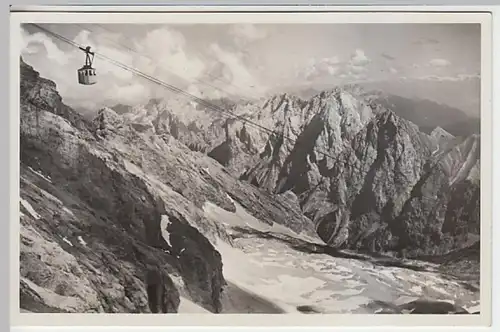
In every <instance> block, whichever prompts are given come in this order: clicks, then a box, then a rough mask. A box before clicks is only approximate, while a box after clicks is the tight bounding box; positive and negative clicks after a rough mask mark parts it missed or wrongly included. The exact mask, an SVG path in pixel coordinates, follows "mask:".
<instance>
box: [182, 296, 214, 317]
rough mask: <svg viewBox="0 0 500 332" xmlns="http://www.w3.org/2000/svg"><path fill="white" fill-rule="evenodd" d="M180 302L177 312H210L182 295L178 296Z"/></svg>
mask: <svg viewBox="0 0 500 332" xmlns="http://www.w3.org/2000/svg"><path fill="white" fill-rule="evenodd" d="M180 300H181V301H180V303H179V308H178V309H177V310H178V313H179V314H209V313H211V312H210V311H208V310H206V309H204V308H202V307H201V306H199V305H198V304H196V303H194V302H193V301H191V300H188V299H187V298H185V297H184V296H181V297H180Z"/></svg>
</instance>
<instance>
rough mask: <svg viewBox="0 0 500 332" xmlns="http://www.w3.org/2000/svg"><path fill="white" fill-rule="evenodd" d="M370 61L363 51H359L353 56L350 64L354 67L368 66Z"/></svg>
mask: <svg viewBox="0 0 500 332" xmlns="http://www.w3.org/2000/svg"><path fill="white" fill-rule="evenodd" d="M370 61H371V60H370V59H369V58H368V57H367V56H366V54H365V52H364V51H363V50H362V49H357V50H356V51H355V52H354V54H353V55H352V57H351V61H350V63H351V65H353V66H366V65H367V64H369V63H370Z"/></svg>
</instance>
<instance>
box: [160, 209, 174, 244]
mask: <svg viewBox="0 0 500 332" xmlns="http://www.w3.org/2000/svg"><path fill="white" fill-rule="evenodd" d="M170 224H171V221H170V219H168V216H166V215H162V216H161V222H160V228H161V235H162V236H163V239H164V240H165V241H166V242H167V244H168V246H169V247H170V248H172V244H171V243H170V233H169V232H168V230H167V228H168V226H169V225H170Z"/></svg>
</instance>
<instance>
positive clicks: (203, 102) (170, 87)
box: [30, 23, 338, 161]
mask: <svg viewBox="0 0 500 332" xmlns="http://www.w3.org/2000/svg"><path fill="white" fill-rule="evenodd" d="M30 24H31V25H33V26H35V27H36V28H38V29H40V30H42V31H44V32H46V33H47V34H49V35H51V36H53V37H54V38H57V39H60V40H61V41H64V42H66V43H68V44H70V45H72V46H74V47H76V48H78V49H84V47H83V46H82V45H79V44H78V43H76V42H74V41H72V40H70V39H68V38H66V37H64V36H61V35H59V34H57V33H55V32H52V31H50V30H49V29H46V28H44V27H42V26H40V25H38V24H36V23H30ZM93 53H94V54H95V56H97V57H100V58H102V59H104V60H106V61H108V62H110V63H112V64H114V65H116V66H117V67H120V68H122V69H124V70H127V71H130V72H131V73H133V74H136V75H137V76H139V77H143V78H145V79H146V80H149V81H151V82H153V83H156V84H158V85H160V86H162V87H164V88H166V89H168V90H170V91H172V92H175V93H178V94H180V95H183V96H185V97H187V98H189V99H191V100H194V101H196V102H197V103H198V104H200V105H203V106H205V107H207V108H209V109H211V110H214V111H218V112H222V113H225V114H229V115H230V116H232V117H233V118H232V119H233V120H234V119H238V120H240V121H242V122H244V123H248V124H250V125H252V126H254V127H256V128H257V129H259V130H262V131H265V132H267V133H269V134H271V135H275V136H276V137H278V138H282V139H286V140H288V141H290V142H291V143H292V144H293V145H295V144H296V143H297V141H296V140H295V139H293V138H291V137H289V136H287V135H285V134H284V133H282V132H279V131H276V130H272V129H269V128H266V127H264V126H262V125H260V124H258V123H256V122H254V121H252V120H250V119H247V118H245V117H243V116H241V115H238V114H235V113H233V112H231V111H228V110H225V109H223V108H221V107H218V106H217V105H214V104H212V103H210V102H208V101H206V100H204V99H202V98H199V97H197V96H195V95H193V94H191V93H189V92H187V91H184V90H182V89H180V88H177V87H175V86H173V85H171V84H168V83H166V82H163V81H161V80H159V79H157V78H154V77H152V76H150V75H148V74H145V73H143V72H141V71H139V70H137V69H135V68H133V67H130V66H128V65H126V64H123V63H121V62H119V61H116V60H114V59H112V58H110V57H108V56H106V55H104V54H101V53H98V52H95V51H93ZM313 151H315V152H317V153H318V154H321V155H323V156H325V157H328V158H331V159H333V160H335V161H336V160H338V157H334V156H332V155H330V154H329V153H326V152H323V151H320V150H317V148H313Z"/></svg>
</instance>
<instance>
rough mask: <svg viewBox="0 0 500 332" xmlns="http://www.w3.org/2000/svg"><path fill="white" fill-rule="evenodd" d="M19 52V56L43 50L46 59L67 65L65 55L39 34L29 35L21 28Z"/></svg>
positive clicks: (50, 40) (47, 38)
mask: <svg viewBox="0 0 500 332" xmlns="http://www.w3.org/2000/svg"><path fill="white" fill-rule="evenodd" d="M21 50H22V52H21V54H36V53H39V52H40V51H42V50H43V51H45V55H46V56H47V58H48V59H50V60H52V61H55V62H57V63H58V64H60V65H65V64H67V63H68V58H67V55H66V53H65V52H63V51H62V50H61V49H60V48H59V47H58V46H57V45H56V44H55V43H54V42H53V41H52V39H50V38H49V37H47V36H46V35H45V34H43V33H41V32H38V33H35V34H32V35H30V34H28V33H27V32H26V31H25V30H24V29H23V28H21Z"/></svg>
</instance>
